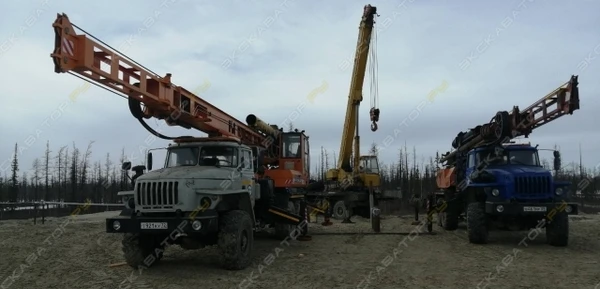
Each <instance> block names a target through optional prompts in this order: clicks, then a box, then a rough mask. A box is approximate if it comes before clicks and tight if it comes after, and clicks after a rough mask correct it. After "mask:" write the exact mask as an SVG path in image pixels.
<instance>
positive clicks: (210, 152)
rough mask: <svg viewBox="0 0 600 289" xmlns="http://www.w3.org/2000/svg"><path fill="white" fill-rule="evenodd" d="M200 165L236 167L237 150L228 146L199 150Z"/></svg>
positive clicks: (205, 147) (208, 147) (206, 147)
mask: <svg viewBox="0 0 600 289" xmlns="http://www.w3.org/2000/svg"><path fill="white" fill-rule="evenodd" d="M200 165H201V166H219V167H237V149H236V148H233V147H228V146H204V147H202V148H201V149H200Z"/></svg>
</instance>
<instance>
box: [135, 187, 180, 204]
mask: <svg viewBox="0 0 600 289" xmlns="http://www.w3.org/2000/svg"><path fill="white" fill-rule="evenodd" d="M136 187H137V188H136V189H137V191H136V194H137V195H136V197H137V202H138V204H139V205H141V206H173V205H176V204H177V203H178V202H179V190H178V188H179V183H178V182H139V183H138V184H137V186H136Z"/></svg>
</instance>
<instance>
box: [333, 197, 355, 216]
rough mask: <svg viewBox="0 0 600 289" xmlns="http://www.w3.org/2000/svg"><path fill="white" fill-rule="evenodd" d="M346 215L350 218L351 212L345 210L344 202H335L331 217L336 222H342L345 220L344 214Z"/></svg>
mask: <svg viewBox="0 0 600 289" xmlns="http://www.w3.org/2000/svg"><path fill="white" fill-rule="evenodd" d="M347 213H348V215H349V216H350V217H352V213H353V212H352V210H348V209H347V208H346V204H344V201H337V202H335V205H334V206H333V214H332V217H333V218H334V219H336V220H343V219H345V218H346V214H347Z"/></svg>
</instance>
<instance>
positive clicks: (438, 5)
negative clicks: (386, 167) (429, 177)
mask: <svg viewBox="0 0 600 289" xmlns="http://www.w3.org/2000/svg"><path fill="white" fill-rule="evenodd" d="M5 2H6V3H4V9H3V10H4V11H5V13H4V15H3V17H1V18H0V40H1V44H2V45H1V46H0V65H1V67H2V68H3V69H2V70H0V78H1V79H2V83H3V87H4V89H3V90H2V93H1V95H0V97H1V98H2V103H3V108H4V110H3V111H4V113H3V114H2V115H0V123H2V131H1V132H2V138H1V139H2V140H3V141H2V142H0V153H1V155H0V156H1V157H2V161H4V160H8V159H9V158H10V157H11V154H12V152H13V149H14V144H15V142H17V143H18V144H19V145H20V146H23V147H24V148H26V150H25V151H23V152H22V154H21V155H20V156H19V158H20V161H21V169H22V170H24V169H30V168H31V164H32V162H33V160H34V159H35V158H36V157H41V156H43V152H44V147H45V143H46V140H49V141H50V145H51V148H52V150H53V152H56V151H57V150H58V148H59V147H60V146H64V145H72V143H73V142H75V143H76V145H77V146H78V147H79V148H80V149H83V150H85V147H86V146H87V143H88V142H90V141H94V142H95V143H94V145H93V146H94V149H93V153H94V154H93V158H94V160H97V159H104V157H105V155H106V153H111V154H112V155H114V160H116V159H117V157H118V155H119V154H120V152H121V149H123V148H124V149H125V151H126V154H127V155H128V156H129V157H130V158H132V159H133V162H134V163H137V162H141V161H142V156H141V154H140V153H139V150H140V146H141V147H142V150H143V149H144V148H145V147H147V146H146V145H145V144H144V142H145V139H146V138H147V137H148V132H147V131H146V130H145V129H144V128H143V127H142V126H141V125H140V124H139V123H138V122H137V120H136V119H134V118H133V117H132V116H131V114H130V112H129V110H128V106H127V102H126V100H124V99H123V98H121V97H119V96H117V95H115V94H112V93H109V92H107V91H105V90H103V89H101V88H98V87H95V86H91V87H85V86H82V85H83V83H84V82H83V81H82V80H80V79H78V78H76V77H74V76H71V75H69V74H56V73H54V68H53V63H52V59H51V58H50V53H51V52H52V50H53V45H54V32H53V29H52V22H53V21H54V20H55V17H56V13H58V12H60V13H62V12H64V13H66V14H67V15H68V16H69V17H70V19H71V21H72V22H73V23H75V24H77V25H78V26H79V27H81V28H83V29H85V30H86V31H87V32H89V33H91V34H93V35H94V36H96V37H98V38H100V39H102V40H103V41H104V42H106V43H108V44H110V45H111V46H114V47H118V48H120V49H121V50H122V52H124V53H125V54H127V55H128V56H129V57H131V58H133V59H134V60H136V61H137V62H139V63H141V64H143V65H144V66H146V67H148V68H150V69H152V70H153V71H155V72H157V73H159V74H161V75H164V74H165V73H172V74H173V77H172V80H173V82H174V83H175V84H177V85H180V86H183V87H185V88H187V89H188V90H190V91H200V92H201V93H200V95H201V97H202V98H204V99H205V100H207V101H209V102H211V103H213V104H214V105H216V106H218V107H220V108H221V109H223V110H224V111H227V112H228V113H229V114H231V115H233V116H235V117H236V118H238V119H240V120H241V121H244V120H245V118H246V116H247V115H248V114H250V113H253V114H256V115H257V116H258V117H260V118H261V119H263V120H265V121H267V122H270V123H273V124H281V123H284V122H285V121H287V120H289V119H290V117H289V116H290V115H291V114H292V112H293V111H294V110H300V111H301V112H300V116H298V117H297V118H296V119H294V121H293V123H294V126H295V127H297V128H300V129H304V130H306V132H307V134H309V136H310V140H311V146H312V158H313V164H315V163H316V160H317V158H318V154H319V149H320V147H321V146H323V147H325V148H327V149H329V150H331V151H336V152H337V151H339V147H340V137H341V132H342V126H343V121H344V114H345V112H346V101H347V97H348V88H349V84H350V76H351V69H350V68H347V67H346V66H345V65H344V63H345V62H348V61H352V58H353V54H354V51H355V46H356V39H357V35H358V25H359V21H360V17H361V14H362V10H363V6H364V5H365V4H367V2H364V1H354V0H352V1H350V0H344V1H341V0H339V1H333V0H332V1H319V2H316V1H298V0H283V1H281V0H272V1H271V0H261V1H258V0H255V1H249V0H245V1H242V0H239V1H235V0H229V1H227V0H222V1H208V2H207V1H191V0H167V1H166V2H165V1H163V0H160V1H152V0H145V1H141V0H140V1H133V0H131V1H119V2H117V1H113V3H111V4H108V3H106V2H98V1H96V2H93V1H91V2H90V1H85V2H81V3H80V2H73V1H58V0H46V1H43V2H39V1H22V0H21V1H17V0H7V1H5ZM371 4H372V5H374V6H377V8H378V12H379V14H380V15H381V16H380V17H379V18H378V22H379V23H378V24H377V25H378V27H379V34H378V49H377V55H378V66H379V77H378V83H379V107H380V109H381V119H380V122H379V130H378V131H377V132H374V133H373V132H371V131H370V130H369V108H370V87H369V83H370V81H369V79H368V77H369V76H367V80H366V81H365V87H364V97H365V98H364V101H363V103H362V106H361V142H362V151H364V152H366V150H368V147H369V145H370V143H372V142H376V143H378V144H379V145H380V146H382V147H386V146H385V145H384V144H383V142H384V140H385V139H386V137H388V136H389V135H395V136H393V139H394V140H393V142H391V143H389V142H388V146H387V147H386V149H385V150H383V151H382V152H381V159H382V161H383V162H385V163H390V162H391V161H392V160H394V159H395V158H396V156H397V151H398V148H399V147H400V146H401V145H403V144H404V143H405V142H406V144H407V145H408V146H409V149H411V148H412V146H416V147H417V154H418V155H419V158H421V157H424V158H429V156H432V155H435V153H436V151H440V153H441V152H444V151H447V150H448V149H449V148H450V145H451V142H452V139H453V138H454V137H455V136H456V134H457V133H458V132H459V131H461V130H466V129H468V128H470V127H473V126H476V125H479V124H483V123H485V122H487V121H489V119H490V118H491V117H492V116H493V115H494V114H495V113H496V112H497V111H499V110H509V109H511V108H512V106H513V105H519V106H520V107H521V108H525V107H527V106H528V105H529V104H531V103H533V102H534V101H536V100H538V99H539V98H541V97H543V96H544V95H545V94H546V93H548V92H550V91H552V90H554V89H555V88H556V87H558V86H559V85H561V84H563V83H564V82H566V81H568V80H569V78H570V76H571V74H578V75H580V78H579V80H580V83H581V84H580V92H581V110H580V111H576V112H575V114H574V115H572V116H565V117H563V118H562V119H560V120H557V121H555V122H553V123H551V124H548V125H547V126H546V127H543V128H540V129H539V130H537V131H535V132H534V133H533V134H532V135H531V137H530V140H531V142H532V143H535V144H539V145H540V146H541V147H547V148H552V147H553V146H554V145H555V144H556V145H558V146H560V148H561V149H562V152H563V159H564V162H568V161H577V160H578V158H579V156H578V145H579V143H581V147H582V151H583V155H584V164H585V165H586V166H588V167H593V166H596V165H597V163H598V162H600V152H599V151H598V147H599V146H600V133H599V132H600V131H599V130H598V125H597V124H595V123H594V120H595V119H596V116H595V113H597V112H598V111H599V108H600V101H599V100H598V95H599V94H600V81H599V80H600V34H599V33H598V27H600V19H599V18H598V17H597V13H598V11H600V2H598V1H589V0H588V1H585V0H578V1H549V0H548V1H540V0H538V1H529V0H525V1H523V0H518V1H424V0H413V1H402V0H394V1H391V0H390V1H378V2H373V3H371ZM6 11H10V13H9V12H6ZM466 61H469V65H465V63H466ZM224 63H229V64H230V65H224ZM319 87H321V88H326V89H323V90H321V91H322V93H319V94H317V97H316V98H315V99H314V102H313V103H310V102H307V96H308V95H309V93H310V92H311V91H313V90H315V89H317V88H319ZM77 88H83V89H82V90H83V92H82V93H80V95H78V96H77V97H76V99H75V102H71V101H70V99H69V95H70V94H71V93H72V92H73V91H74V90H75V89H77ZM435 89H438V90H440V92H439V93H438V94H437V96H436V97H435V100H434V101H433V103H427V104H426V105H423V103H424V101H426V99H427V96H428V94H429V93H430V92H431V91H432V90H435ZM415 111H417V112H416V113H415ZM411 112H412V115H411ZM409 115H411V116H410V120H408V121H406V119H407V118H409ZM51 116H52V118H51V119H50V120H48V118H50V117H51ZM405 121H406V122H405ZM403 122H405V123H408V125H406V126H405V125H402V123H403ZM149 123H150V124H151V125H153V126H154V127H155V128H159V129H160V130H161V131H162V132H163V133H164V134H167V135H173V136H174V135H180V134H188V135H189V134H196V133H194V132H190V131H187V130H185V129H178V128H170V127H168V128H167V127H166V125H165V124H164V123H163V122H159V121H154V120H150V122H149ZM395 129H396V130H397V131H396V133H394V130H395ZM196 135H199V136H200V135H202V134H200V133H197V134H196ZM32 137H33V139H34V140H35V141H31V140H32ZM28 138H29V140H28V141H26V140H27V139H28ZM387 139H388V140H389V138H387ZM167 143H168V142H167V141H161V140H157V141H155V142H153V143H152V144H151V145H152V146H156V147H160V146H165V145H166V144H167ZM542 156H543V157H547V158H550V154H548V155H544V154H542ZM6 167H7V163H2V169H5V168H6Z"/></svg>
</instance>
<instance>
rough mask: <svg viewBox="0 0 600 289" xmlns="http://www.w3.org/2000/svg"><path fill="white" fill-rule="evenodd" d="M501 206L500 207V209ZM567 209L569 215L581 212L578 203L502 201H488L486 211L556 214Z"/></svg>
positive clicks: (507, 213)
mask: <svg viewBox="0 0 600 289" xmlns="http://www.w3.org/2000/svg"><path fill="white" fill-rule="evenodd" d="M499 206H501V207H500V209H498V208H499ZM562 211H565V212H567V214H569V215H577V214H578V213H579V210H578V207H577V204H576V203H542V204H540V203H500V202H486V203H485V212H486V213H487V214H491V215H518V216H530V215H548V216H550V215H554V214H556V213H558V212H562Z"/></svg>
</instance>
